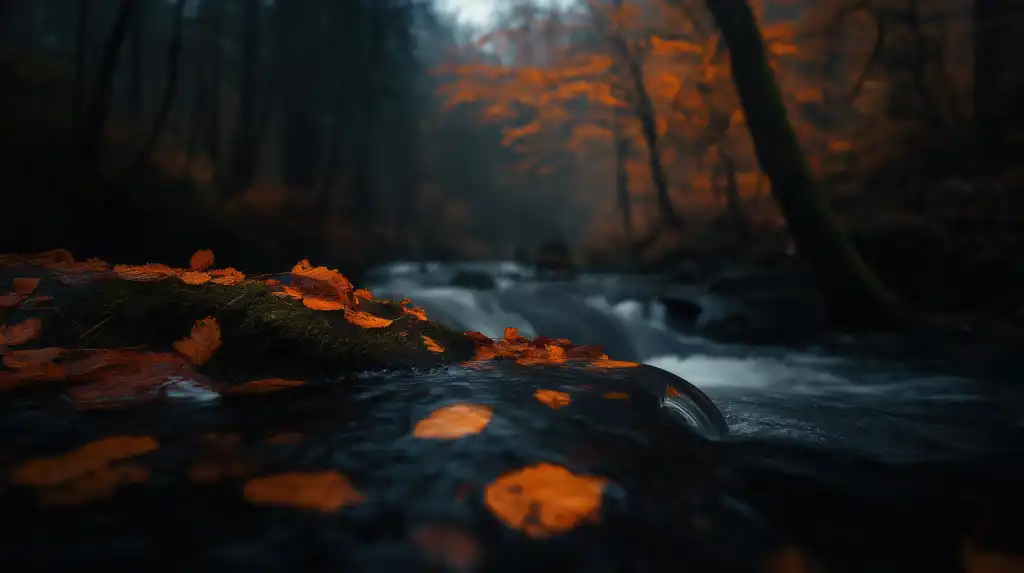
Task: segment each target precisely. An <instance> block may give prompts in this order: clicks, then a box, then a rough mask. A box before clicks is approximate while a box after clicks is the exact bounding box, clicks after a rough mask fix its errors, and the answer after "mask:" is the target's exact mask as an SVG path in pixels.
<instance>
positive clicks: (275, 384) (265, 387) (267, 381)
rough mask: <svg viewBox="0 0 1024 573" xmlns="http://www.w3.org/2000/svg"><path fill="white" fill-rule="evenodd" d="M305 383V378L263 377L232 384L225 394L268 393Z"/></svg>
mask: <svg viewBox="0 0 1024 573" xmlns="http://www.w3.org/2000/svg"><path fill="white" fill-rule="evenodd" d="M305 385H306V382H305V380H285V379H284V378H263V379H262V380H253V381H251V382H246V383H245V384H239V385H238V386H231V387H230V388H227V389H225V390H224V391H223V392H224V393H225V394H268V393H270V392H277V391H278V390H284V389H287V388H298V387H299V386H305Z"/></svg>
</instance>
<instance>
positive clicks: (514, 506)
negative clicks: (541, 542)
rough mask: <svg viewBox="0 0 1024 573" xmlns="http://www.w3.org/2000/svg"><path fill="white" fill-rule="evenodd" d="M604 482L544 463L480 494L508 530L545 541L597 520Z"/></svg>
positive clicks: (511, 475) (498, 481)
mask: <svg viewBox="0 0 1024 573" xmlns="http://www.w3.org/2000/svg"><path fill="white" fill-rule="evenodd" d="M607 483H608V480H606V479H604V478H600V477H596V476H585V475H576V474H573V473H572V472H570V471H569V470H567V469H565V468H564V467H561V466H557V465H553V464H546V463H544V464H538V465H535V466H531V467H527V468H523V469H521V470H517V471H514V472H510V473H507V474H505V475H502V476H501V477H499V478H498V479H496V480H494V481H493V482H492V483H490V484H489V485H488V486H487V488H486V490H485V491H484V503H485V504H486V506H487V508H488V509H489V510H490V511H491V513H492V514H494V516H495V517H497V518H498V519H499V520H501V521H502V522H503V523H504V524H505V525H507V526H508V527H511V528H513V529H517V530H520V531H522V532H523V533H525V534H526V535H529V536H530V537H533V538H545V537H548V536H551V535H556V534H559V533H564V532H567V531H571V530H573V529H575V528H577V527H579V526H581V525H583V524H584V523H588V522H595V521H597V520H598V518H599V512H600V509H601V498H602V496H603V494H604V488H605V486H606V485H607Z"/></svg>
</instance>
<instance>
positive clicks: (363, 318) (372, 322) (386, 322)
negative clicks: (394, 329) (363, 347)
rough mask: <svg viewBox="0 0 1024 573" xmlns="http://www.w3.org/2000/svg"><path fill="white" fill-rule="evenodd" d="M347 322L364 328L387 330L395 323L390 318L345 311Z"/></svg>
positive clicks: (357, 311)
mask: <svg viewBox="0 0 1024 573" xmlns="http://www.w3.org/2000/svg"><path fill="white" fill-rule="evenodd" d="M345 320H347V321H349V322H351V323H352V324H354V325H356V326H361V327H363V328H385V327H387V326H391V323H392V322H394V321H393V320H392V319H390V318H381V317H379V316H374V315H372V314H370V313H368V312H363V311H361V310H349V309H347V308H346V309H345Z"/></svg>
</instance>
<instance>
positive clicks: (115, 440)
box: [10, 436, 160, 487]
mask: <svg viewBox="0 0 1024 573" xmlns="http://www.w3.org/2000/svg"><path fill="white" fill-rule="evenodd" d="M159 447H160V443H159V442H157V441H156V440H155V439H153V438H152V437H150V436H110V437H106V438H101V439H99V440H96V441H94V442H90V443H88V444H85V445H84V446H82V447H80V448H78V449H75V450H72V451H70V452H68V453H66V454H61V455H57V456H51V457H46V458H38V459H35V460H31V461H28V462H25V463H23V464H21V465H19V466H18V467H16V468H14V469H13V470H11V476H10V477H11V482H12V483H15V484H18V485H26V486H34V487H49V486H56V485H60V484H62V483H65V482H68V481H70V480H73V479H76V478H79V477H82V476H84V475H86V474H89V473H91V472H94V471H96V470H98V469H100V468H102V467H104V466H106V465H107V464H109V463H111V462H114V461H118V460H124V459H128V458H133V457H136V456H141V455H143V454H147V453H149V452H152V451H155V450H156V449H157V448H159Z"/></svg>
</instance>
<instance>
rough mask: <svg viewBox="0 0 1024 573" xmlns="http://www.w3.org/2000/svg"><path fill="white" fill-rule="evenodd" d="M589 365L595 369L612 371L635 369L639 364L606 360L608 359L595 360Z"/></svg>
mask: <svg viewBox="0 0 1024 573" xmlns="http://www.w3.org/2000/svg"><path fill="white" fill-rule="evenodd" d="M590 365H591V366H594V367H597V368H607V369H613V368H636V367H637V366H640V363H639V362H627V361H625V360H608V359H603V360H595V361H593V362H591V363H590Z"/></svg>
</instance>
